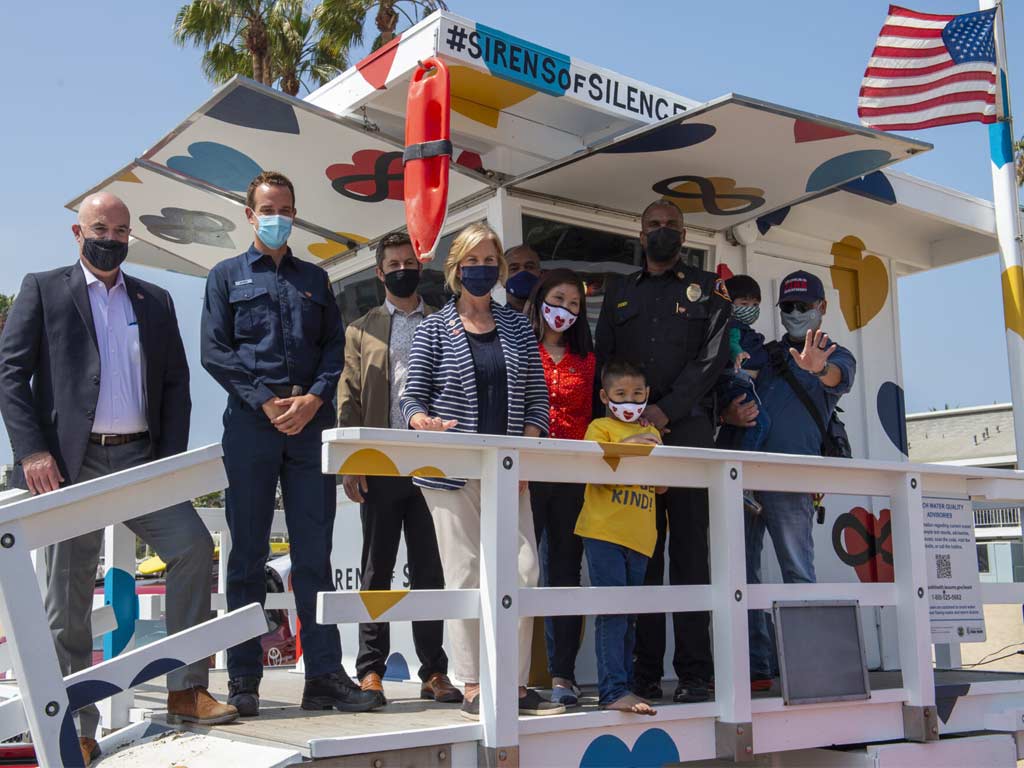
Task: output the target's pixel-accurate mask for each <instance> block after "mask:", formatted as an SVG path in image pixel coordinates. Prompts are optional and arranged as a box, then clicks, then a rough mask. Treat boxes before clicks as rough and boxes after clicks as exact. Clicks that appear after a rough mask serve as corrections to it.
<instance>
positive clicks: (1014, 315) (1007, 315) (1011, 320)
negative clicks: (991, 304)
mask: <svg viewBox="0 0 1024 768" xmlns="http://www.w3.org/2000/svg"><path fill="white" fill-rule="evenodd" d="M1003 320H1004V321H1005V322H1006V328H1007V330H1010V331H1013V332H1014V333H1016V334H1017V335H1018V336H1020V337H1021V338H1024V268H1022V267H1019V266H1015V267H1010V268H1009V269H1007V270H1006V271H1005V272H1003Z"/></svg>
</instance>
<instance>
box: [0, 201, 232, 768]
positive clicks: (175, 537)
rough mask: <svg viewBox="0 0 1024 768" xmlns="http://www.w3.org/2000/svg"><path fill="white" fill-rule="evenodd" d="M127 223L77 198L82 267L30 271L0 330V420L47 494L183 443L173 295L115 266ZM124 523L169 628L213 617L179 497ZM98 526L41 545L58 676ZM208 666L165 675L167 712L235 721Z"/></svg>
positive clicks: (113, 205)
mask: <svg viewBox="0 0 1024 768" xmlns="http://www.w3.org/2000/svg"><path fill="white" fill-rule="evenodd" d="M130 221H131V217H130V215H129V213H128V209H127V207H126V206H125V204H124V203H123V202H122V201H121V200H119V199H118V198H117V197H115V196H113V195H111V194H107V193H99V194H96V195H92V196H90V197H88V198H86V200H85V201H84V202H83V203H82V206H81V209H80V211H79V215H78V223H77V224H75V225H73V226H72V231H73V232H74V235H75V240H76V241H77V243H78V250H79V259H78V261H76V262H75V264H74V265H72V266H70V267H63V268H61V269H55V270H51V271H50V272H39V273H33V274H28V275H26V276H25V280H24V282H23V283H22V285H21V290H20V291H19V292H18V296H17V298H16V299H15V302H14V306H13V307H12V308H11V311H10V314H9V316H8V318H7V324H6V326H5V327H4V330H3V334H2V335H0V415H2V417H3V420H4V425H5V426H6V427H7V432H8V435H9V436H10V439H11V445H12V447H13V450H14V460H15V462H16V469H15V474H14V483H15V484H16V485H18V486H19V487H22V488H27V489H28V490H29V491H31V492H32V493H33V494H39V493H46V492H48V491H52V490H56V489H57V488H59V487H60V486H61V485H62V484H72V483H78V482H82V481H85V480H92V479H94V478H97V477H101V476H103V475H106V474H109V473H111V472H117V471H119V470H123V469H127V468H129V467H134V466H138V465H139V464H144V463H146V462H148V461H152V460H153V459H159V458H164V457H167V456H172V455H174V454H176V453H181V452H182V451H184V450H185V449H186V448H187V447H188V433H189V417H190V414H191V410H192V401H191V398H190V396H189V372H188V362H187V361H186V359H185V350H184V347H183V345H182V342H181V334H180V332H179V330H178V321H177V317H176V316H175V314H174V304H173V303H172V301H171V297H170V295H169V294H168V293H167V291H165V290H163V289H162V288H160V287H158V286H156V285H153V284H151V283H147V282H143V281H142V280H138V279H136V278H133V277H130V276H128V275H125V274H124V273H122V272H121V269H120V265H121V262H122V261H124V258H125V256H126V255H127V253H128V235H129V233H130V227H129V224H130ZM127 526H128V527H129V528H130V529H131V530H132V531H133V532H134V533H135V534H136V535H137V536H139V537H140V538H141V539H142V540H143V541H145V542H146V543H148V544H149V545H151V546H152V547H153V548H154V549H155V550H156V552H157V554H158V555H159V556H160V557H161V558H162V559H163V561H164V562H165V563H167V603H166V612H167V629H168V631H169V632H172V633H173V632H179V631H181V630H183V629H187V628H188V627H191V626H194V625H196V624H199V623H200V622H203V621H206V620H207V619H208V618H210V615H211V612H210V604H209V599H208V596H209V594H210V589H211V577H212V575H211V561H212V556H213V543H212V541H211V539H210V534H209V532H208V531H207V530H206V527H205V526H204V525H203V522H202V521H201V520H200V519H199V516H198V515H197V514H196V512H195V510H194V509H193V508H192V505H191V504H189V503H188V502H184V503H182V504H177V505H174V506H172V507H169V508H167V509H163V510H160V511H158V512H152V513H150V514H148V515H144V516H142V517H138V518H136V519H134V520H131V521H129V522H128V523H127ZM102 546H103V531H102V530H100V531H95V532H93V533H89V534H85V535H82V536H78V537H75V538H73V539H69V540H67V541H62V542H59V543H57V544H55V545H52V546H50V547H47V550H46V571H47V574H46V575H47V593H46V612H47V616H48V618H49V621H50V629H51V631H52V633H53V638H54V643H55V644H56V646H57V657H58V659H59V660H60V663H61V667H62V670H63V672H64V674H65V675H68V674H70V673H72V672H76V671H78V670H81V669H84V668H86V667H88V666H89V665H90V664H91V661H92V621H91V617H92V597H93V585H94V581H95V577H96V566H97V562H98V559H99V554H100V549H101V547H102ZM207 679H208V669H207V662H206V660H205V659H204V660H203V661H200V662H196V663H195V664H191V665H189V666H187V667H184V668H182V669H179V670H176V671H175V672H172V673H171V674H169V675H168V677H167V686H168V691H169V693H168V700H167V709H168V717H169V718H170V719H171V720H181V721H188V722H196V723H205V724H212V723H222V722H228V721H230V720H233V719H234V718H235V717H237V712H236V711H235V708H234V707H229V706H226V705H224V704H220V703H218V702H217V701H216V700H214V699H213V698H212V697H211V696H210V694H209V693H208V692H207V690H206V686H207ZM98 721H99V716H98V712H97V711H96V708H95V707H92V706H90V707H88V708H85V709H82V710H81V711H80V712H79V725H80V733H81V736H80V738H79V742H80V744H81V745H82V754H83V759H84V760H85V762H86V764H87V765H88V763H89V760H90V759H92V758H93V757H95V755H96V754H97V752H98V751H97V748H96V742H95V740H94V739H93V737H94V735H95V732H96V726H97V724H98Z"/></svg>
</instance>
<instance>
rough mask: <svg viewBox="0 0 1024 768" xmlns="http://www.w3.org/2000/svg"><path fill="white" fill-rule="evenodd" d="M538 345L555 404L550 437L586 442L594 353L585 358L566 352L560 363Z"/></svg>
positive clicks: (551, 399)
mask: <svg viewBox="0 0 1024 768" xmlns="http://www.w3.org/2000/svg"><path fill="white" fill-rule="evenodd" d="M537 346H538V348H539V349H540V361H541V363H542V364H543V366H544V380H545V381H546V382H547V384H548V399H549V401H550V402H551V426H550V428H549V434H550V436H551V437H554V438H558V439H562V440H582V439H583V436H584V435H585V434H586V433H587V426H588V425H589V424H590V416H591V414H592V412H593V399H594V368H595V366H596V358H595V357H594V353H593V352H591V353H590V354H589V355H587V356H586V357H581V356H580V355H574V354H573V353H572V352H570V351H569V350H566V351H565V354H564V355H562V359H561V360H559V361H558V362H557V363H556V362H555V361H554V358H552V357H551V354H550V353H549V352H548V351H547V349H545V347H544V344H543V343H540V342H538V344H537Z"/></svg>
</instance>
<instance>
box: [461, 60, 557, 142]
mask: <svg viewBox="0 0 1024 768" xmlns="http://www.w3.org/2000/svg"><path fill="white" fill-rule="evenodd" d="M448 73H449V75H450V76H451V82H452V110H454V111H455V112H458V113H459V114H460V115H465V116H466V117H468V118H469V119H470V120H473V121H475V122H478V123H482V124H483V125H486V126H489V127H491V128H497V127H498V119H499V117H500V116H501V111H502V110H503V109H508V108H509V107H512V106H515V105H516V104H518V103H519V102H521V101H526V99H528V98H530V97H531V96H533V94H535V93H536V92H537V91H535V90H534V89H533V88H527V87H525V86H522V85H518V84H516V83H513V82H510V81H508V80H502V79H501V78H498V77H494V76H493V75H489V74H487V73H486V72H480V71H479V70H476V69H471V68H470V67H459V66H455V67H449V68H448Z"/></svg>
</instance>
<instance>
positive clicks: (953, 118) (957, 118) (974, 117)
mask: <svg viewBox="0 0 1024 768" xmlns="http://www.w3.org/2000/svg"><path fill="white" fill-rule="evenodd" d="M995 121H996V116H995V113H992V114H985V115H980V114H978V113H977V112H970V113H968V114H963V115H945V116H944V117H935V118H932V119H930V120H922V121H920V122H915V123H886V124H879V123H873V122H868V121H864V125H866V126H868V128H877V129H878V130H880V131H919V130H922V129H923V128H938V127H939V126H940V125H953V124H955V123H973V122H979V123H994V122H995Z"/></svg>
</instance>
